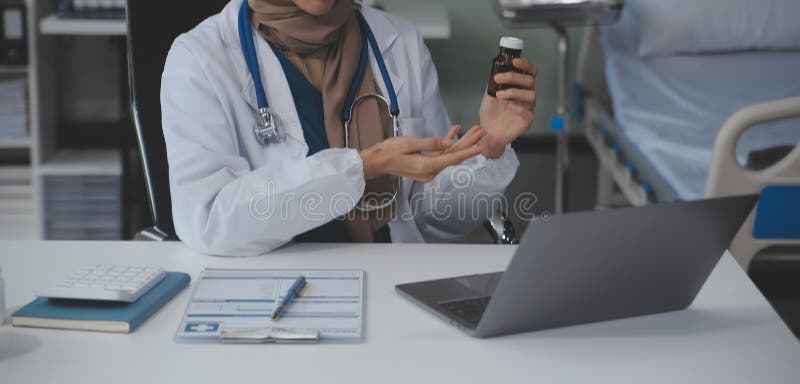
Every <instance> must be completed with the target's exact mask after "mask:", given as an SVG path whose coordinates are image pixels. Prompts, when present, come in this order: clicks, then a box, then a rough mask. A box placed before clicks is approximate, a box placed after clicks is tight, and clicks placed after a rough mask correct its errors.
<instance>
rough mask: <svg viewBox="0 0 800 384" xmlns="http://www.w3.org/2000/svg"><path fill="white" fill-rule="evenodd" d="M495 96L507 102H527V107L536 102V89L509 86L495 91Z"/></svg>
mask: <svg viewBox="0 0 800 384" xmlns="http://www.w3.org/2000/svg"><path fill="white" fill-rule="evenodd" d="M497 98H498V99H500V100H506V101H509V102H517V103H522V104H527V105H528V106H529V107H531V106H533V105H535V104H536V91H533V90H530V89H518V88H509V89H504V90H502V91H497Z"/></svg>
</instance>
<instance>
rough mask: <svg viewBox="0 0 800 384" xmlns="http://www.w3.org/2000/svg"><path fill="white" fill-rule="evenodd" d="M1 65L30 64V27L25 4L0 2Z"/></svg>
mask: <svg viewBox="0 0 800 384" xmlns="http://www.w3.org/2000/svg"><path fill="white" fill-rule="evenodd" d="M0 13H1V14H2V17H0V32H2V36H0V64H2V65H20V66H21V65H26V64H27V63H28V32H27V31H28V26H27V22H26V16H25V15H26V13H27V12H26V8H25V2H24V1H22V0H14V1H10V0H4V1H0Z"/></svg>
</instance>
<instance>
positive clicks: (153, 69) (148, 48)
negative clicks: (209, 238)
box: [127, 0, 516, 244]
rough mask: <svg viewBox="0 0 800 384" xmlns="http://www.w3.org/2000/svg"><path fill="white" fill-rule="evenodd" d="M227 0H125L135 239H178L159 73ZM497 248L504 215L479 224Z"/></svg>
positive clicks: (506, 233) (509, 234)
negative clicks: (139, 208)
mask: <svg viewBox="0 0 800 384" xmlns="http://www.w3.org/2000/svg"><path fill="white" fill-rule="evenodd" d="M228 1H229V0H202V1H197V0H170V1H159V0H128V1H127V20H128V73H129V76H130V79H129V81H130V87H131V100H132V103H131V112H132V115H133V119H134V125H135V127H136V139H137V141H138V143H139V153H140V155H141V157H142V165H143V167H144V176H145V182H146V184H147V195H148V202H149V204H150V214H151V215H152V218H153V226H152V227H150V228H147V229H144V230H142V231H140V232H139V233H138V234H137V235H136V236H135V239H137V240H155V241H163V240H178V237H177V236H176V235H175V226H174V224H173V222H172V200H171V197H170V191H169V173H168V168H167V166H166V164H167V148H166V144H165V143H164V134H163V132H162V128H161V74H162V72H164V63H165V61H166V59H167V53H168V52H169V49H170V47H171V46H172V42H173V40H175V38H176V37H178V35H180V34H182V33H184V32H186V31H189V30H190V29H192V28H194V27H195V26H196V25H197V24H199V23H200V22H201V21H203V20H205V19H206V18H208V17H209V16H211V15H214V14H216V13H219V12H220V11H221V10H222V8H223V7H224V6H225V5H226V4H227V3H228ZM484 225H485V227H486V228H487V229H488V230H489V232H490V234H491V236H492V239H493V240H494V241H495V242H496V243H499V244H516V234H515V232H514V228H513V226H512V225H511V221H510V220H508V218H507V216H506V214H505V213H504V212H498V213H496V214H495V215H493V216H492V217H491V218H490V219H489V220H487V221H486V223H485V224H484Z"/></svg>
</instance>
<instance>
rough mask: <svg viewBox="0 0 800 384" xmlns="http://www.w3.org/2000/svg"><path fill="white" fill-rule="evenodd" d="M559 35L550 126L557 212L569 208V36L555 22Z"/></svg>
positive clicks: (562, 27) (565, 29) (554, 27)
mask: <svg viewBox="0 0 800 384" xmlns="http://www.w3.org/2000/svg"><path fill="white" fill-rule="evenodd" d="M553 29H554V30H555V31H556V34H557V35H558V105H557V107H556V116H554V117H553V118H552V119H551V120H550V128H551V129H552V130H553V131H554V132H555V134H556V169H555V171H556V172H555V173H556V180H555V182H556V185H555V193H556V196H555V197H556V198H555V211H556V213H557V214H559V213H563V212H565V211H566V210H567V196H568V193H567V192H568V175H569V173H568V171H569V136H568V135H569V114H568V110H567V105H568V102H569V101H568V100H569V36H567V28H566V27H564V26H563V25H558V24H554V25H553Z"/></svg>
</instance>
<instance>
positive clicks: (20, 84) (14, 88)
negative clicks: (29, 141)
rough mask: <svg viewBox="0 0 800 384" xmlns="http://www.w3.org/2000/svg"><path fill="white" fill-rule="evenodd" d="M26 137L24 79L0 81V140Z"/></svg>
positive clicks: (26, 110) (26, 117) (26, 111)
mask: <svg viewBox="0 0 800 384" xmlns="http://www.w3.org/2000/svg"><path fill="white" fill-rule="evenodd" d="M26 136H28V107H27V103H26V98H25V78H11V79H8V78H6V79H0V139H2V138H4V137H13V138H18V137H26Z"/></svg>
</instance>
